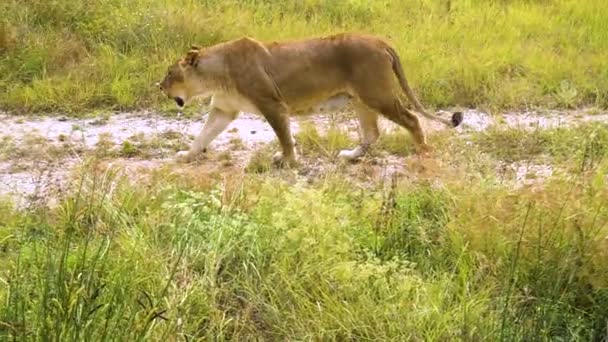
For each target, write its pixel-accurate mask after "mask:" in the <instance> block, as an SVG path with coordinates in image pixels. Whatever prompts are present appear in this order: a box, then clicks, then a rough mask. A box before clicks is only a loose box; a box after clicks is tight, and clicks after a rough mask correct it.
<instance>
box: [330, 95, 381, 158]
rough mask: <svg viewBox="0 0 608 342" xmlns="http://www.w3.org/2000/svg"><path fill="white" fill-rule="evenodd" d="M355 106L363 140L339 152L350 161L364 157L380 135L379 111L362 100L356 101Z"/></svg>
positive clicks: (340, 155)
mask: <svg viewBox="0 0 608 342" xmlns="http://www.w3.org/2000/svg"><path fill="white" fill-rule="evenodd" d="M354 106H355V111H356V112H357V117H358V119H359V129H360V132H361V142H360V143H359V145H358V146H357V147H355V148H354V149H352V150H342V151H340V153H339V154H338V156H339V157H340V158H343V159H346V160H350V161H352V160H357V159H359V158H361V157H363V156H364V155H365V154H366V153H367V151H368V150H369V149H370V147H371V146H372V145H373V144H374V143H376V141H377V140H378V137H379V136H380V131H379V130H378V113H377V112H376V111H375V110H373V109H371V108H369V107H368V106H366V105H365V104H363V103H362V102H360V101H356V102H355V103H354Z"/></svg>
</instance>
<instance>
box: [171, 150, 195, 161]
mask: <svg viewBox="0 0 608 342" xmlns="http://www.w3.org/2000/svg"><path fill="white" fill-rule="evenodd" d="M192 160H193V158H192V154H191V153H190V151H179V152H177V153H176V154H175V161H176V162H178V163H190V162H192Z"/></svg>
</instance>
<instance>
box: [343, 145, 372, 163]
mask: <svg viewBox="0 0 608 342" xmlns="http://www.w3.org/2000/svg"><path fill="white" fill-rule="evenodd" d="M364 154H365V152H364V150H363V148H362V147H361V146H357V147H356V148H354V149H352V150H342V151H340V153H338V158H341V159H343V160H346V161H356V160H357V159H359V158H360V157H362V156H363V155H364Z"/></svg>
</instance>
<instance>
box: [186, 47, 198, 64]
mask: <svg viewBox="0 0 608 342" xmlns="http://www.w3.org/2000/svg"><path fill="white" fill-rule="evenodd" d="M185 61H186V64H189V65H191V66H193V67H195V68H196V66H197V65H198V50H195V49H192V50H190V51H188V53H187V54H186V58H185Z"/></svg>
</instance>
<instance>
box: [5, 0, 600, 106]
mask: <svg viewBox="0 0 608 342" xmlns="http://www.w3.org/2000/svg"><path fill="white" fill-rule="evenodd" d="M0 13H2V14H0V51H1V57H0V108H3V109H5V110H10V111H13V112H39V111H64V112H70V113H72V114H82V112H83V111H91V110H97V109H118V110H127V109H134V108H142V107H149V108H154V109H157V110H165V111H166V110H168V108H171V105H172V104H170V103H168V101H167V100H166V99H165V98H163V97H162V96H161V95H160V94H159V92H158V90H157V89H156V87H154V83H155V82H156V81H158V80H159V79H160V78H162V76H163V73H164V71H165V70H166V67H167V66H168V65H169V64H170V63H171V62H173V61H174V60H175V59H176V58H178V57H179V56H180V55H182V54H183V53H184V52H185V51H186V49H187V48H188V47H189V46H190V44H193V43H197V44H202V45H208V44H213V43H217V42H220V41H224V40H227V39H232V38H237V37H240V36H243V35H250V36H254V37H256V38H259V39H267V40H282V39H292V38H299V37H307V36H316V35H324V34H330V33H336V32H342V31H364V32H371V33H376V34H380V35H382V36H385V37H389V38H390V40H391V41H392V42H393V43H394V45H395V46H396V47H397V50H398V52H399V54H400V55H401V58H402V60H403V63H404V66H405V69H406V72H407V75H408V77H409V79H410V81H411V82H410V83H411V84H412V85H413V87H414V88H415V90H416V92H417V93H418V94H419V97H420V98H421V99H422V102H423V103H425V104H427V106H429V107H445V106H477V107H489V108H523V107H525V108H529V107H534V106H543V107H567V108H570V107H580V106H595V107H598V108H606V107H607V104H608V97H607V96H606V89H608V74H607V72H608V71H607V69H606V68H605V60H606V58H607V57H608V56H606V51H608V38H606V37H608V27H607V26H606V25H605V24H604V19H605V18H606V17H608V7H606V6H605V5H604V1H603V0H588V1H583V2H580V1H574V0H554V1H543V2H539V1H524V0H518V1H515V0H514V1H500V2H489V1H469V0H451V1H447V0H446V1H443V0H441V1H440V0H424V1H413V0H398V1H388V2H386V1H385V2H379V1H370V0H351V1H318V0H306V1H297V2H294V1H283V0H264V1H261V0H246V1H240V0H239V1H236V0H222V1H219V0H205V1H176V0H167V1H158V0H134V1H129V2H124V1H118V0H94V1H88V2H86V3H84V2H78V1H67V0H56V1H46V0H22V1H17V0H7V1H3V2H2V4H0Z"/></svg>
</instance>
